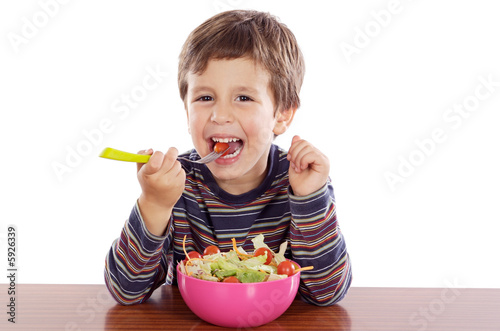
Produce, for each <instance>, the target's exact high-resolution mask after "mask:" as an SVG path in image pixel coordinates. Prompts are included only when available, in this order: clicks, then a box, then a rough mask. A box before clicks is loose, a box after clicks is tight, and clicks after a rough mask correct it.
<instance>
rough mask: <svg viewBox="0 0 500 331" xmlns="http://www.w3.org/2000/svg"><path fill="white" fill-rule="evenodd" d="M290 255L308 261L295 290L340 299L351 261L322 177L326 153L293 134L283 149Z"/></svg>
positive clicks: (323, 299) (319, 299)
mask: <svg viewBox="0 0 500 331" xmlns="http://www.w3.org/2000/svg"><path fill="white" fill-rule="evenodd" d="M287 159H288V160H289V161H290V168H289V172H288V174H289V180H290V189H289V198H290V212H291V214H292V222H291V228H290V241H291V245H290V246H291V251H292V257H293V259H294V260H295V261H296V262H298V263H299V264H300V265H301V266H309V265H312V266H314V269H313V270H311V271H305V272H303V273H302V275H301V280H302V282H301V286H300V293H301V294H302V296H303V298H304V299H305V300H306V301H308V302H310V303H313V304H316V305H322V306H326V305H331V304H334V303H336V302H338V301H339V300H341V299H342V298H343V297H344V296H345V294H346V293H347V290H348V289H349V286H350V284H351V277H352V272H351V263H350V260H349V255H348V254H347V251H346V245H345V242H344V237H343V236H342V233H341V232H340V229H339V227H338V224H337V217H336V209H335V198H334V195H333V188H332V186H331V183H330V181H329V178H328V174H329V171H330V163H329V160H328V158H327V157H326V156H325V155H324V154H323V153H321V152H320V151H319V150H318V149H317V148H315V147H314V146H312V145H311V144H310V143H309V142H307V141H305V140H302V139H300V137H298V136H295V137H293V140H292V146H291V147H290V150H289V152H288V156H287Z"/></svg>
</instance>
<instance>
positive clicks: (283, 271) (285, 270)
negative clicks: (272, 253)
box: [278, 261, 295, 277]
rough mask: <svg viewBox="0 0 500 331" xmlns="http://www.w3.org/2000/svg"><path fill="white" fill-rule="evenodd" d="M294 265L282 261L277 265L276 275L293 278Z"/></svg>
mask: <svg viewBox="0 0 500 331" xmlns="http://www.w3.org/2000/svg"><path fill="white" fill-rule="evenodd" d="M293 265H294V264H293V263H292V262H290V261H283V262H281V263H280V264H279V265H278V275H288V277H291V276H293V272H294V271H295V267H294V266H293Z"/></svg>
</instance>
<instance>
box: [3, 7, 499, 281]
mask: <svg viewBox="0 0 500 331" xmlns="http://www.w3.org/2000/svg"><path fill="white" fill-rule="evenodd" d="M61 2H62V1H61ZM45 3H49V4H52V5H50V6H48V5H47V6H48V7H47V6H44V5H43V4H45ZM309 3H310V4H306V2H305V1H302V2H300V1H290V0H288V1H245V0H217V1H215V0H214V1H182V2H181V1H176V2H171V1H67V3H65V4H59V3H58V2H55V0H53V1H49V0H41V1H8V2H6V1H3V2H2V4H1V5H0V28H1V36H2V39H1V43H0V56H1V60H0V93H1V97H0V109H1V130H0V135H1V139H0V142H1V153H2V162H1V172H0V176H1V177H0V179H1V195H2V196H1V200H0V201H1V215H2V216H1V218H0V239H1V249H0V261H1V262H0V265H2V266H5V269H7V267H6V264H7V262H6V261H7V246H6V237H7V235H6V232H7V226H8V224H14V225H15V226H16V227H17V235H18V237H17V239H18V240H17V245H18V250H17V254H18V256H17V257H18V266H19V272H18V282H19V283H97V284H100V283H103V268H104V258H105V255H106V253H107V251H108V250H109V247H110V245H111V243H112V241H113V240H114V239H115V238H117V237H118V236H119V234H120V231H121V228H122V226H123V224H124V222H125V220H126V218H127V217H128V215H129V213H130V210H131V209H132V206H133V204H134V202H135V200H136V198H137V197H138V195H139V193H140V188H139V185H138V183H137V179H136V175H135V164H129V163H121V162H114V161H109V160H104V159H101V158H99V157H98V154H99V153H100V151H101V150H102V149H103V148H104V147H106V146H111V147H115V148H119V149H123V150H127V151H131V152H135V151H137V150H139V149H143V148H149V147H152V148H154V149H161V150H166V149H167V148H168V147H169V146H175V147H177V148H178V149H179V150H180V151H185V150H187V149H190V148H191V147H192V144H191V140H190V136H189V134H188V133H187V127H186V119H185V115H184V109H183V105H182V103H181V100H180V98H179V96H178V90H177V82H176V75H177V57H178V54H179V52H180V49H181V46H182V43H183V42H184V40H185V39H186V37H187V35H188V34H189V32H190V31H191V30H193V29H194V28H195V27H196V26H197V25H199V24H200V23H202V22H203V21H204V20H205V19H207V18H209V17H210V16H212V15H214V14H216V13H217V12H219V11H222V10H226V9H231V8H252V9H258V10H263V11H269V12H271V13H272V14H274V15H276V16H278V17H279V18H280V19H281V21H282V22H284V23H285V24H287V25H288V26H289V27H290V28H291V29H292V31H293V32H294V33H295V35H296V37H297V39H298V41H299V44H300V46H301V48H302V51H303V53H304V55H305V60H306V66H307V73H306V78H305V82H304V85H303V90H302V93H301V98H302V107H301V108H300V109H299V112H298V114H297V116H296V118H295V121H294V123H293V125H292V127H291V129H290V130H289V132H287V133H286V134H285V135H284V136H282V137H279V138H278V139H277V140H276V143H277V144H279V145H280V146H282V147H284V148H286V149H287V148H288V147H289V144H290V141H291V138H292V136H293V135H295V134H300V135H301V136H302V137H303V138H305V139H307V140H309V141H311V142H312V143H313V144H315V145H316V146H317V147H319V148H320V149H321V150H322V151H323V152H324V153H325V154H327V155H328V157H329V158H330V160H331V165H332V166H331V177H332V180H333V183H334V187H335V193H336V198H337V213H338V219H339V223H340V225H341V228H342V231H343V233H344V235H345V238H346V241H347V245H348V251H349V253H350V256H351V258H352V263H353V272H354V279H353V286H409V287H443V286H452V285H453V286H459V287H500V268H499V266H498V255H499V254H498V253H499V251H500V241H499V240H498V231H499V229H500V227H499V225H498V224H499V221H500V212H499V208H498V201H499V198H500V193H499V187H500V175H499V169H500V161H499V160H500V158H499V157H498V153H499V152H498V151H499V147H498V145H499V142H500V130H499V129H498V126H499V124H500V121H499V120H500V114H499V106H500V86H494V87H492V88H491V89H492V91H488V90H487V89H486V88H484V87H480V86H481V81H480V78H479V77H483V78H484V79H486V80H487V79H490V80H491V81H493V82H494V83H496V84H497V85H498V84H499V82H500V70H499V69H500V68H499V62H498V59H500V43H499V42H498V40H499V39H498V31H500V20H499V19H498V12H499V11H498V8H496V7H495V5H494V4H495V2H494V1H486V0H483V1H477V0H475V1H460V2H454V1H440V2H439V3H438V2H436V1H430V0H420V1H409V0H401V1H400V2H399V4H398V3H397V2H396V4H398V5H397V6H396V8H397V9H396V11H394V10H393V12H394V14H391V16H390V18H388V17H387V15H386V16H384V15H382V14H381V13H387V8H388V7H391V5H390V4H391V1H389V0H385V1H342V2H338V1H337V2H334V3H333V2H332V3H330V2H327V1H316V2H309ZM54 4H58V6H57V7H55V6H54ZM43 7H46V9H43ZM47 8H49V9H47ZM391 8H392V7H391ZM384 10H385V12H384ZM46 12H49V14H50V15H49V14H47V13H46ZM372 12H374V13H380V14H379V15H378V16H379V20H382V19H383V21H382V23H383V25H385V26H381V23H377V20H376V19H375V16H377V15H373V14H372ZM380 17H382V18H380ZM30 24H34V27H35V29H33V27H31V29H30V27H29V25H30ZM37 25H38V27H37ZM365 29H368V33H369V34H370V35H371V36H365V37H363V36H362V35H361V33H360V32H359V31H363V30H365ZM370 29H371V30H370ZM16 38H17V39H16ZM21 38H24V39H21ZM19 40H22V42H20V41H19ZM15 41H17V43H16V42H15ZM346 44H350V45H351V47H356V45H357V46H359V47H357V53H353V54H351V55H350V56H346V54H344V53H343V52H342V49H341V46H342V45H344V47H348V46H345V45H346ZM147 68H150V69H152V70H154V69H156V68H158V69H159V70H160V71H161V72H163V73H165V72H168V73H169V74H168V77H163V78H162V81H161V84H159V85H158V86H157V88H155V89H153V90H151V91H148V92H147V95H145V96H144V100H142V101H140V102H138V103H137V104H135V105H134V106H135V107H129V109H128V110H129V112H128V113H127V114H125V113H123V112H121V113H117V112H114V111H113V109H114V108H113V107H115V109H116V106H117V105H118V104H120V102H121V101H120V100H121V99H120V98H121V97H122V95H130V94H131V93H132V92H133V91H135V92H137V91H139V89H140V86H141V84H142V81H143V79H144V78H145V77H146V76H147V75H148V71H147V70H148V69H147ZM488 77H489V78H488ZM476 91H480V96H481V98H482V99H483V100H479V101H478V103H477V104H474V101H477V100H478V99H477V97H476V96H475V93H476ZM481 93H482V94H481ZM486 94H487V95H486ZM464 102H469V104H468V105H467V107H469V108H471V107H473V106H474V107H473V108H474V110H473V111H465V112H464V115H462V117H458V115H457V114H454V113H449V111H450V109H453V107H454V105H462V104H463V103H464ZM121 105H122V106H123V105H124V104H123V103H121ZM121 109H122V110H123V108H121ZM446 116H449V117H446ZM450 116H454V117H453V121H451V117H450ZM447 118H448V120H447ZM106 119H107V120H108V121H109V122H110V123H111V125H112V126H111V129H110V131H108V132H106V133H102V134H101V136H100V137H99V135H98V134H96V131H95V130H96V129H98V128H99V125H100V122H101V121H103V120H106ZM459 120H460V122H458V121H459ZM433 130H440V131H439V132H441V133H442V135H443V136H444V137H445V138H446V139H444V140H440V141H438V142H435V143H433V144H434V146H433V147H432V146H431V145H430V144H428V142H429V139H430V138H431V137H432V132H433ZM84 132H93V134H94V135H93V137H94V138H93V142H92V141H90V140H89V139H88V138H86V136H85V133H84ZM416 140H418V141H421V142H422V141H426V142H427V145H425V146H426V149H427V151H426V152H427V154H424V153H423V152H422V151H420V149H419V147H418V145H417V143H416ZM84 147H87V149H85V148H84ZM89 147H90V148H89ZM78 148H80V151H84V152H87V155H83V156H81V159H76V158H75V156H74V155H73V156H72V157H73V158H71V157H70V156H69V155H70V154H71V153H70V152H69V151H70V150H73V151H75V150H78ZM403 159H404V160H406V161H405V162H412V163H413V165H411V167H412V168H413V170H411V169H409V166H408V164H406V165H404V166H403V165H401V164H402V162H403V161H402V160H403ZM68 160H69V161H68ZM409 160H410V161H409ZM70 163H71V166H68V165H69V164H70ZM54 164H60V165H66V166H68V168H67V169H66V170H70V171H67V172H64V173H63V174H62V175H61V174H60V178H58V176H57V175H56V172H55V171H54ZM388 172H390V173H392V174H393V175H394V176H396V175H397V176H401V177H399V179H400V181H399V182H397V183H395V184H393V185H392V188H393V189H391V185H389V182H388V181H387V179H386V177H385V176H386V174H387V173H388ZM6 281H7V279H6V278H4V277H2V278H1V282H6ZM450 284H452V285H450Z"/></svg>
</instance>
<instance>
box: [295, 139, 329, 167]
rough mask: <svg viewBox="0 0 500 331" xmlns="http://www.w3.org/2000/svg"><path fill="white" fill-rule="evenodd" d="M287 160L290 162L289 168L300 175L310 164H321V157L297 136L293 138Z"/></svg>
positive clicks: (312, 147) (319, 153)
mask: <svg viewBox="0 0 500 331" xmlns="http://www.w3.org/2000/svg"><path fill="white" fill-rule="evenodd" d="M287 159H288V160H289V161H290V167H292V168H293V169H294V170H295V171H296V172H298V173H300V172H301V171H303V170H305V169H307V168H308V167H310V166H311V165H312V164H316V163H319V162H321V160H322V159H323V155H322V154H321V152H319V151H318V150H317V149H316V148H315V147H314V146H312V145H311V144H310V143H309V142H308V141H306V140H303V139H301V138H300V137H299V136H294V137H293V139H292V146H290V149H289V150H288V155H287Z"/></svg>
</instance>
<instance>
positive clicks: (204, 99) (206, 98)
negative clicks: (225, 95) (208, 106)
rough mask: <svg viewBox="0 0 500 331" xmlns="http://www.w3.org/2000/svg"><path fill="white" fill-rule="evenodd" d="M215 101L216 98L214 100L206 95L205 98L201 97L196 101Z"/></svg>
mask: <svg viewBox="0 0 500 331" xmlns="http://www.w3.org/2000/svg"><path fill="white" fill-rule="evenodd" d="M213 100H214V98H212V97H211V96H209V95H204V96H202V97H199V98H198V99H196V101H213Z"/></svg>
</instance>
